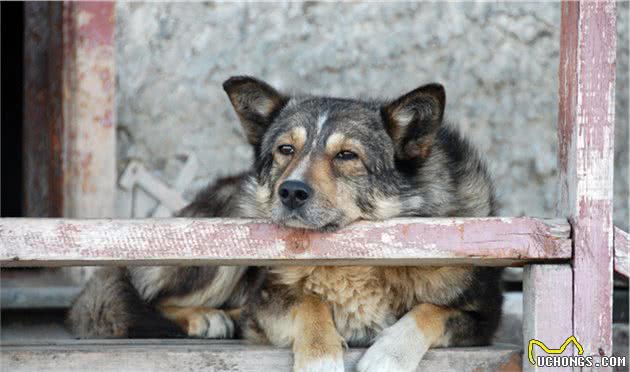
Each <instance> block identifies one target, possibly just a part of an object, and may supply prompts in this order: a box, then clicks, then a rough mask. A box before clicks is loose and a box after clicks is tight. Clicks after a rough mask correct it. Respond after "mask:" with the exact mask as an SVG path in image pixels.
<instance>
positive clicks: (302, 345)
mask: <svg viewBox="0 0 630 372" xmlns="http://www.w3.org/2000/svg"><path fill="white" fill-rule="evenodd" d="M294 319H295V322H294V324H295V337H294V339H293V358H294V361H293V370H294V371H296V372H297V371H300V372H302V371H309V372H320V371H321V372H324V371H326V372H327V371H331V372H332V371H335V372H337V371H343V339H342V338H341V336H340V335H339V333H337V329H336V328H335V323H334V321H333V318H332V313H331V310H330V308H329V307H328V305H326V304H325V303H323V302H322V301H321V300H319V299H318V298H316V297H313V296H306V297H305V298H304V299H303V300H302V301H301V302H300V303H299V304H298V305H297V306H296V308H295V309H294Z"/></svg>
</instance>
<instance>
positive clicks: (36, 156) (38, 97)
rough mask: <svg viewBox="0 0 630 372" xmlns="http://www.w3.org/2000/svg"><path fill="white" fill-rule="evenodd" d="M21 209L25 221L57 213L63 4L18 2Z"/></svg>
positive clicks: (60, 209)
mask: <svg viewBox="0 0 630 372" xmlns="http://www.w3.org/2000/svg"><path fill="white" fill-rule="evenodd" d="M24 22H25V32H24V112H23V119H24V120H23V123H24V128H23V131H24V132H23V138H22V143H23V151H22V153H23V158H24V170H25V172H24V174H23V179H24V205H23V212H24V215H25V216H29V217H61V216H62V213H63V189H64V177H63V157H62V154H63V151H62V150H63V146H64V144H65V138H64V131H63V130H64V126H63V110H62V108H63V104H62V102H63V100H62V98H63V84H62V72H63V69H62V66H63V61H64V59H63V37H62V35H63V32H62V25H63V4H62V3H61V2H27V3H25V4H24Z"/></svg>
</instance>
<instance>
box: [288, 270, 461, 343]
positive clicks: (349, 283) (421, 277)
mask: <svg viewBox="0 0 630 372" xmlns="http://www.w3.org/2000/svg"><path fill="white" fill-rule="evenodd" d="M469 275H470V270H469V269H462V268H420V267H398V268H385V267H356V266H347V267H302V268H295V267H294V268H284V270H283V273H282V274H281V277H282V281H284V282H285V284H289V282H292V283H295V284H297V283H300V286H301V288H302V291H303V292H304V293H305V294H312V295H315V296H317V297H319V298H321V299H322V300H323V301H325V302H327V303H328V304H330V305H331V308H332V311H333V316H334V320H335V324H336V326H337V330H338V332H339V333H340V335H341V336H342V337H344V339H345V340H346V341H347V342H348V343H349V344H351V345H365V344H367V343H369V342H370V341H371V340H372V339H373V337H374V336H375V335H376V334H378V333H379V332H380V331H381V330H382V329H384V328H386V327H388V326H390V325H392V324H393V323H394V322H396V320H397V319H398V318H399V317H400V316H402V315H404V313H405V312H406V311H408V310H410V309H411V308H412V307H413V306H414V305H416V304H418V303H420V302H430V303H436V304H442V303H447V302H449V301H450V300H452V299H453V298H454V297H456V296H458V295H459V294H460V293H461V291H462V290H463V289H464V287H465V286H466V282H467V278H468V276H469Z"/></svg>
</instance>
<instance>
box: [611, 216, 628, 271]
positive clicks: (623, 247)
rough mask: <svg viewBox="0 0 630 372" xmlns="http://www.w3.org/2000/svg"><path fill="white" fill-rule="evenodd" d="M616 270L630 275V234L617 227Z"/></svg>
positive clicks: (615, 237) (615, 236)
mask: <svg viewBox="0 0 630 372" xmlns="http://www.w3.org/2000/svg"><path fill="white" fill-rule="evenodd" d="M614 239H615V244H614V246H615V271H616V272H618V273H619V274H623V275H625V276H626V278H627V277H630V234H628V233H627V232H625V231H623V230H621V229H620V228H618V227H615V235H614Z"/></svg>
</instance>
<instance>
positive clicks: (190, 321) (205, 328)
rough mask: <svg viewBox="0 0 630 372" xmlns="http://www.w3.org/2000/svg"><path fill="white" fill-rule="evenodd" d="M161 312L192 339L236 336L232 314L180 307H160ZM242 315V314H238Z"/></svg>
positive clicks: (207, 308) (208, 309)
mask: <svg viewBox="0 0 630 372" xmlns="http://www.w3.org/2000/svg"><path fill="white" fill-rule="evenodd" d="M158 309H159V310H160V312H161V313H162V314H163V315H164V316H165V317H166V318H168V319H171V320H173V321H175V323H177V324H179V326H180V327H182V329H183V330H184V332H186V334H187V335H188V336H191V337H203V338H232V337H233V336H234V321H233V319H232V318H231V315H232V314H235V315H236V314H237V311H233V310H230V313H228V312H225V311H223V310H219V309H215V308H211V307H201V306H193V307H178V306H159V307H158ZM238 314H240V313H238Z"/></svg>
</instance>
